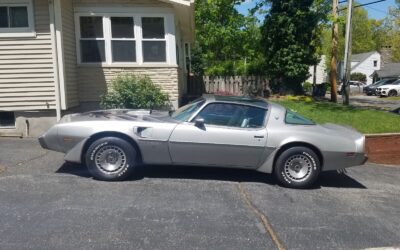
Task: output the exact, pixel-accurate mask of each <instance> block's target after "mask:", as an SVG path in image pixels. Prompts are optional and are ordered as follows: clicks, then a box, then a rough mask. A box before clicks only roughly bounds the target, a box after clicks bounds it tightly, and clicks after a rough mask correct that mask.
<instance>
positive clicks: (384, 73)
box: [372, 63, 400, 80]
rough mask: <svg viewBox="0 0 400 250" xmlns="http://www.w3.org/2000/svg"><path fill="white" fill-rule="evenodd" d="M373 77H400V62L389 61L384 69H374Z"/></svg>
mask: <svg viewBox="0 0 400 250" xmlns="http://www.w3.org/2000/svg"><path fill="white" fill-rule="evenodd" d="M372 77H373V78H374V79H375V80H380V79H384V78H400V63H388V64H385V65H383V67H382V69H380V70H376V71H374V73H373V74H372Z"/></svg>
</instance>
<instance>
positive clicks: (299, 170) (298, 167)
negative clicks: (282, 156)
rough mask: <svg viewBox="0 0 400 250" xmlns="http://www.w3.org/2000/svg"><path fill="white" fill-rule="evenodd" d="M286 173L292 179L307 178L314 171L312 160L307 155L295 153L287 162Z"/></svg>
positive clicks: (295, 180) (300, 179) (302, 179)
mask: <svg viewBox="0 0 400 250" xmlns="http://www.w3.org/2000/svg"><path fill="white" fill-rule="evenodd" d="M284 170H285V174H286V177H287V178H289V179H290V180H291V181H294V182H300V181H304V180H306V179H307V178H308V177H309V176H310V174H311V172H312V161H311V159H310V158H309V157H307V156H305V155H302V154H301V155H293V156H291V157H290V158H289V159H287V160H286V162H285V168H284Z"/></svg>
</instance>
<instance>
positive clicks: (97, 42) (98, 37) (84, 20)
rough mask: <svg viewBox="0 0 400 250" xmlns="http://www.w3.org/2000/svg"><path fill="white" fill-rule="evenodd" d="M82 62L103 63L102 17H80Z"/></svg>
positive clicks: (104, 57)
mask: <svg viewBox="0 0 400 250" xmlns="http://www.w3.org/2000/svg"><path fill="white" fill-rule="evenodd" d="M80 24H81V29H80V31H81V41H80V45H81V58H82V62H105V61H106V55H105V52H106V49H105V39H104V31H103V18H102V17H97V16H94V17H86V16H85V17H83V16H82V17H80Z"/></svg>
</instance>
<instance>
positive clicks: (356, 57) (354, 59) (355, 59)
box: [351, 51, 377, 62]
mask: <svg viewBox="0 0 400 250" xmlns="http://www.w3.org/2000/svg"><path fill="white" fill-rule="evenodd" d="M375 53H377V52H376V51H370V52H365V53H360V54H354V55H351V61H352V62H362V61H364V60H367V59H368V57H370V56H372V55H373V54H375Z"/></svg>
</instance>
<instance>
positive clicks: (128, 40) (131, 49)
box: [111, 17, 136, 62]
mask: <svg viewBox="0 0 400 250" xmlns="http://www.w3.org/2000/svg"><path fill="white" fill-rule="evenodd" d="M111 54H112V61H113V62H136V41H135V32H134V19H133V17H111Z"/></svg>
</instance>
